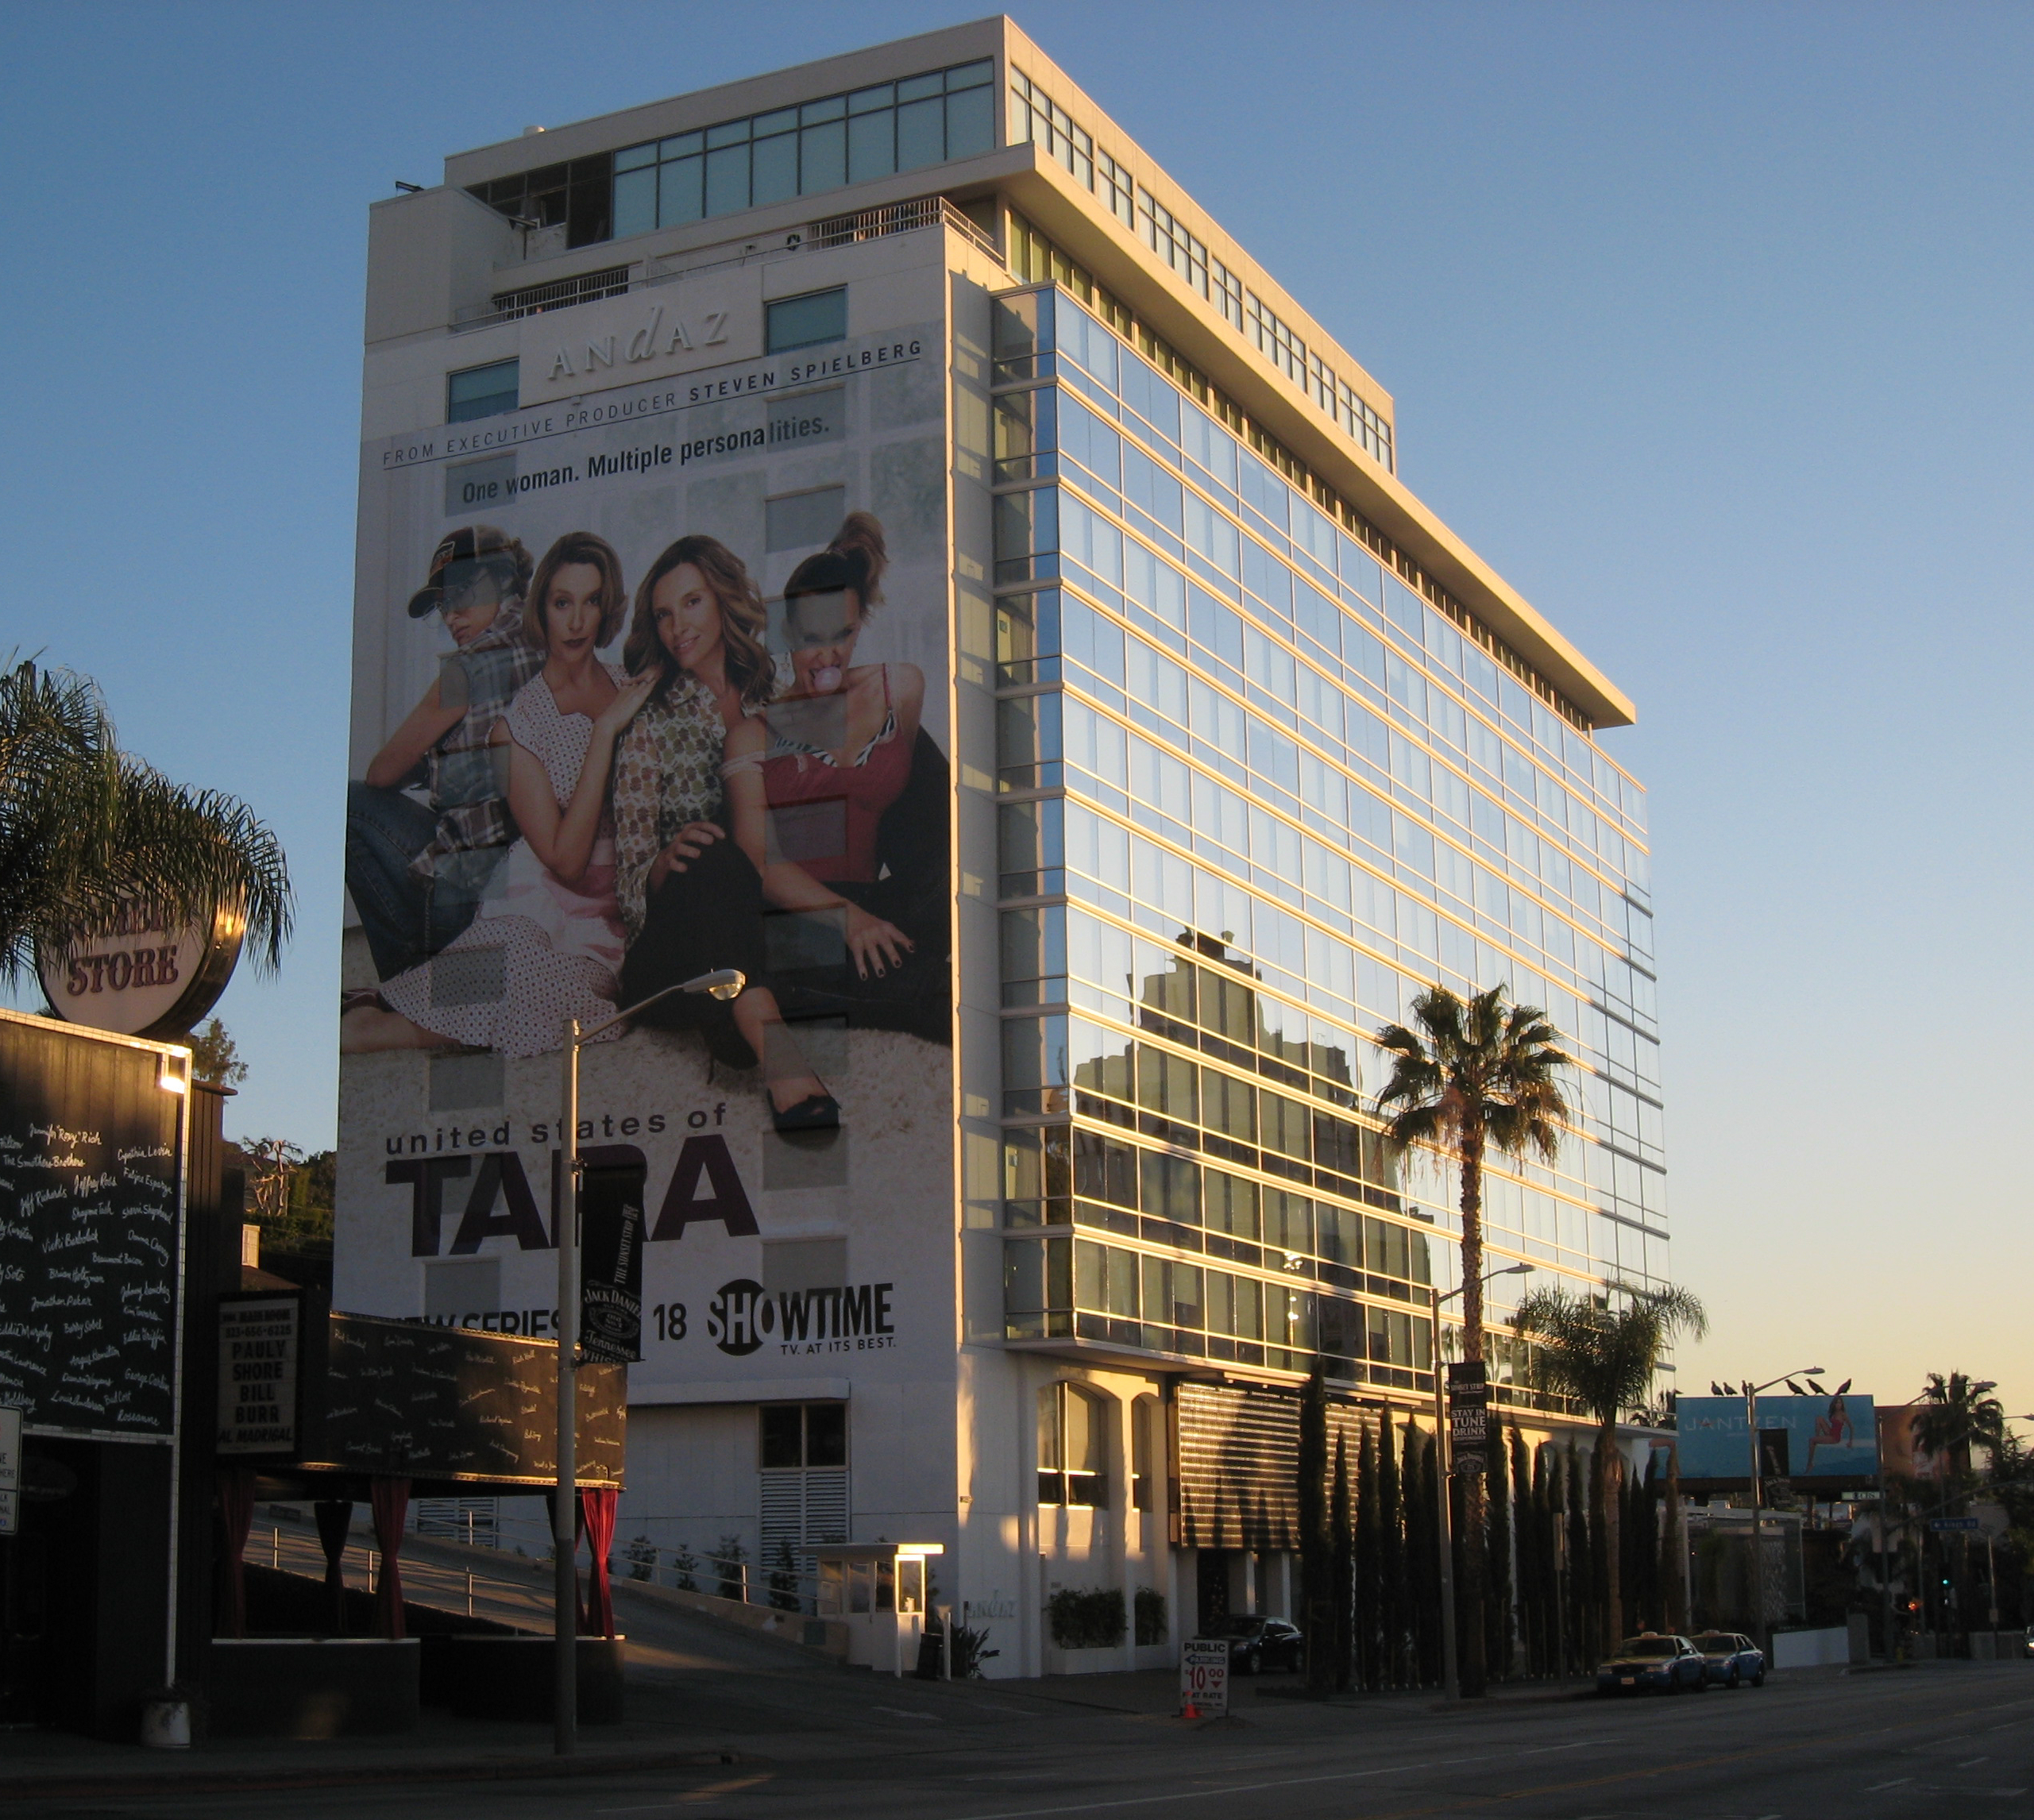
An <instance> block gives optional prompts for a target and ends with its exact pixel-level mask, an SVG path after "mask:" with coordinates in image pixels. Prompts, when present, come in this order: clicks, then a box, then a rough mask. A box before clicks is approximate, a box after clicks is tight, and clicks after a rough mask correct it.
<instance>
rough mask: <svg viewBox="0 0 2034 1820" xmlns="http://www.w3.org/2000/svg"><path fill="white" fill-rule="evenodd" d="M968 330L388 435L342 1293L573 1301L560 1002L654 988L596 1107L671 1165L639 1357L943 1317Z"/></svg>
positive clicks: (411, 1299) (856, 1339) (473, 1321)
mask: <svg viewBox="0 0 2034 1820" xmlns="http://www.w3.org/2000/svg"><path fill="white" fill-rule="evenodd" d="M561 320H563V318H561ZM750 345H752V346H753V345H760V343H759V338H758V339H757V340H753V341H751V343H750ZM943 347H944V337H943V334H942V332H941V330H940V327H939V326H938V325H937V324H928V325H923V326H919V327H917V328H913V329H909V330H904V331H901V332H893V333H890V334H885V335H882V336H880V337H863V338H861V339H860V340H850V341H846V342H844V343H841V344H838V345H835V346H832V347H829V348H824V349H806V350H803V351H801V353H793V354H789V355H785V356H781V357H762V358H758V359H751V360H748V361H743V362H740V363H738V364H735V365H732V366H729V367H724V368H715V369H711V370H708V371H704V372H693V373H689V374H687V375H685V376H684V377H683V378H682V379H681V380H657V381H654V382H651V383H650V384H643V385H638V386H635V387H630V388H616V389H613V390H610V391H602V392H597V393H593V394H591V395H589V397H587V398H585V399H563V400H560V401H558V402H555V403H546V404H540V405H536V406H533V407H528V408H526V409H524V410H523V411H519V412H518V413H516V414H515V415H512V416H505V417H501V418H492V419H487V420H484V421H483V422H479V423H475V424H466V425H453V426H448V427H447V428H445V429H442V430H430V431H424V432H420V433H419V434H415V435H413V436H406V437H401V438H392V439H389V440H388V441H385V442H380V443H376V444H371V445H369V446H368V447H367V448H366V449H365V451H364V463H363V473H362V480H361V486H362V501H363V503H362V510H361V545H360V551H359V565H358V577H359V580H358V598H357V608H356V621H355V657H354V665H355V673H354V710H353V754H352V771H351V780H352V781H351V782H350V785H349V797H348V804H347V835H346V869H345V876H346V887H347V892H348V896H349V900H350V905H351V909H350V912H349V918H348V928H347V931H346V935H345V972H344V977H343V993H344V997H343V1003H342V1019H341V1037H340V1047H341V1051H342V1068H341V1136H340V1141H341V1160H340V1186H339V1201H340V1205H339V1233H338V1247H337V1253H338V1255H337V1273H338V1274H337V1280H336V1282H335V1286H334V1287H335V1297H336V1301H337V1302H338V1305H339V1306H341V1307H344V1308H349V1309H357V1310H361V1311H363V1312H367V1313H378V1314H389V1315H396V1316H422V1317H426V1318H430V1319H433V1320H437V1321H450V1322H454V1323H457V1324H461V1325H473V1326H479V1327H483V1328H488V1329H490V1330H494V1331H501V1332H511V1333H532V1334H538V1335H544V1334H548V1333H550V1332H552V1331H553V1330H554V1321H555V1316H554V1311H553V1309H552V1306H551V1304H552V1301H553V1299H554V1297H553V1289H552V1285H553V1282H554V1274H555V1261H554V1253H553V1251H552V1250H551V1248H550V1247H551V1243H552V1233H553V1230H554V1205H555V1201H556V1197H557V1193H558V1181H559V1177H560V1150H559V1141H560V1135H561V1128H560V1124H559V1116H560V1106H561V1101H562V1089H561V1059H562V1058H561V1043H562V1031H563V1029H564V1027H565V1020H567V1019H573V1018H576V1019H577V1020H578V1021H579V1023H580V1024H581V1027H582V1028H591V1027H593V1026H596V1025H598V1024H601V1023H603V1022H604V1020H609V1019H612V1018H613V1017H614V1016H615V1015H616V1012H617V1011H619V1010H624V1009H626V1008H628V1007H631V1006H635V1005H641V1006H643V1008H642V1009H640V1010H638V1011H636V1012H634V1014H633V1015H632V1016H628V1017H627V1018H625V1019H623V1020H621V1021H620V1022H618V1023H615V1024H611V1025H610V1027H609V1028H607V1029H605V1030H604V1031H601V1032H600V1034H599V1035H597V1036H596V1037H595V1038H594V1039H592V1040H591V1041H590V1042H589V1043H588V1044H587V1046H586V1047H585V1051H584V1056H585V1059H584V1064H583V1082H582V1088H581V1113H582V1116H581V1128H580V1137H581V1143H582V1145H583V1146H585V1147H588V1148H589V1149H592V1148H598V1149H600V1150H601V1151H605V1152H606V1153H608V1154H607V1156H606V1158H605V1160H607V1161H610V1162H624V1163H626V1162H631V1161H635V1160H639V1161H640V1162H641V1163H642V1164H643V1166H644V1167H645V1168H646V1170H647V1190H646V1191H647V1196H648V1199H647V1205H646V1222H647V1231H646V1242H645V1253H644V1275H645V1281H644V1296H643V1300H644V1305H645V1309H644V1334H643V1344H644V1353H645V1358H644V1362H643V1363H641V1364H639V1365H638V1366H636V1367H634V1369H633V1371H632V1373H631V1386H632V1388H631V1394H632V1395H635V1396H638V1397H642V1396H645V1395H646V1396H648V1397H649V1398H650V1400H653V1401H654V1400H656V1398H657V1392H658V1387H659V1386H663V1387H665V1388H666V1390H667V1392H668V1394H669V1395H670V1398H672V1399H673V1400H683V1398H685V1396H687V1395H688V1394H690V1390H689V1387H696V1386H700V1385H702V1384H708V1385H713V1384H718V1385H720V1386H722V1389H721V1392H720V1394H728V1392H730V1391H731V1390H732V1389H733V1388H734V1387H735V1386H742V1385H747V1386H752V1387H753V1388H754V1389H755V1390H756V1391H757V1392H758V1393H759V1394H765V1395H770V1394H777V1395H785V1394H791V1395H796V1394H820V1393H816V1392H814V1391H813V1390H811V1388H810V1385H811V1384H812V1382H813V1381H814V1380H816V1379H819V1378H827V1379H832V1378H835V1377H836V1376H837V1375H839V1371H840V1360H841V1359H842V1357H843V1355H845V1356H850V1357H858V1358H862V1359H866V1355H869V1354H870V1353H873V1352H898V1351H899V1350H900V1349H908V1347H909V1340H910V1336H912V1335H913V1333H914V1332H915V1333H916V1334H917V1336H919V1337H920V1338H921V1339H923V1340H925V1341H927V1342H928V1343H931V1342H933V1341H935V1340H936V1341H939V1342H940V1343H944V1342H947V1341H948V1340H949V1339H950V1336H949V1335H948V1334H947V1332H945V1326H946V1324H947V1322H948V1320H949V1318H950V1315H949V1310H950V1309H951V1287H950V1278H951V1247H941V1246H939V1245H938V1244H932V1245H928V1244H926V1243H925V1240H926V1239H927V1237H928V1234H927V1233H926V1232H925V1231H924V1228H923V1226H922V1224H921V1226H919V1228H917V1230H916V1231H913V1229H912V1221H913V1217H914V1215H920V1216H922V1215H923V1214H924V1213H926V1212H927V1211H928V1210H930V1211H932V1212H933V1213H936V1216H937V1217H938V1218H940V1220H944V1219H946V1218H947V1217H948V1212H949V1210H950V1209H951V1205H952V1199H953V1190H952V1174H953V1165H952V1155H951V1150H952V1138H951V1132H952V1130H953V1116H952V1105H951V1093H952V1085H951V1055H950V1050H951V1016H952V1011H951V939H950V933H949V931H950V919H951V902H952V887H951V883H950V873H951V867H950V833H949V830H950V819H951V810H952V801H953V791H952V785H951V776H950V765H949V759H948V753H949V750H950V742H949V735H948V724H947V722H948V711H947V703H948V687H947V677H948V673H949V661H948V643H949V638H948V564H947V557H946V550H947V541H948V540H947V524H946V467H947V463H946V456H945V451H946V444H947V439H946V433H945V411H944V384H943V368H942V361H941V359H940V353H941V350H942V349H943ZM589 352H597V349H592V350H589ZM527 390H528V388H526V395H527ZM729 968H731V969H735V970H739V972H740V973H741V974H742V975H743V981H744V982H745V983H744V985H743V989H742V991H741V992H740V993H739V996H737V997H734V998H732V999H731V1000H730V1001H722V1000H720V999H717V998H715V997H711V996H708V995H705V994H703V993H686V992H684V991H682V990H678V988H681V986H682V985H684V984H685V982H686V981H689V980H693V979H696V978H697V977H698V976H700V975H701V974H706V973H708V972H711V971H714V970H722V969H729ZM928 1273H929V1274H928ZM942 1273H944V1274H942ZM828 1360H831V1361H832V1363H825V1362H826V1361H828ZM787 1386H788V1388H787Z"/></svg>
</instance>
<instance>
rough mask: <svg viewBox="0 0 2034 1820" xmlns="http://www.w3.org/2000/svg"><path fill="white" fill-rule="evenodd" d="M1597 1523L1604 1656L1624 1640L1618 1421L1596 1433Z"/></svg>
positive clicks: (1621, 1466) (1621, 1463)
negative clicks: (1600, 1540)
mask: <svg viewBox="0 0 2034 1820" xmlns="http://www.w3.org/2000/svg"><path fill="white" fill-rule="evenodd" d="M1596 1459H1597V1463H1598V1470H1597V1471H1596V1474H1595V1475H1594V1476H1595V1479H1596V1497H1597V1499H1598V1503H1597V1506H1596V1521H1597V1523H1598V1525H1600V1530H1599V1533H1600V1534H1601V1536H1602V1537H1603V1554H1604V1569H1603V1574H1604V1583H1603V1594H1602V1598H1603V1606H1602V1610H1603V1618H1604V1636H1603V1646H1604V1651H1605V1652H1606V1653H1608V1652H1609V1651H1611V1650H1613V1649H1615V1648H1616V1647H1617V1646H1618V1645H1619V1643H1621V1642H1622V1641H1623V1640H1624V1574H1623V1553H1622V1552H1621V1548H1620V1544H1622V1542H1623V1524H1622V1522H1621V1521H1619V1518H1620V1517H1622V1516H1623V1503H1624V1456H1623V1453H1622V1452H1619V1448H1618V1444H1617V1417H1615V1415H1613V1416H1611V1418H1610V1419H1609V1420H1608V1421H1605V1422H1604V1423H1601V1424H1600V1425H1599V1426H1598V1428H1597V1429H1596Z"/></svg>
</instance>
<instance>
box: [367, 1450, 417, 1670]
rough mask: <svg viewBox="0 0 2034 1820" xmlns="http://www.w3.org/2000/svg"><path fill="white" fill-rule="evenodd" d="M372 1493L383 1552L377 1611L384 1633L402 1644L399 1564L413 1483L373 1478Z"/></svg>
mask: <svg viewBox="0 0 2034 1820" xmlns="http://www.w3.org/2000/svg"><path fill="white" fill-rule="evenodd" d="M369 1500H370V1502H372V1506H373V1508H374V1540H375V1545H376V1547H377V1548H380V1551H381V1578H380V1580H379V1581H378V1582H377V1583H376V1589H375V1610H376V1616H378V1617H379V1618H380V1621H381V1634H382V1635H383V1636H384V1637H388V1638H390V1639H391V1640H392V1641H395V1642H398V1643H399V1642H401V1641H402V1640H403V1574H402V1570H401V1569H400V1568H399V1567H397V1566H396V1557H397V1556H399V1554H400V1553H401V1552H402V1549H403V1518H404V1517H407V1515H408V1514H409V1513H410V1482H409V1480H407V1479H374V1480H372V1481H371V1482H370V1484H369Z"/></svg>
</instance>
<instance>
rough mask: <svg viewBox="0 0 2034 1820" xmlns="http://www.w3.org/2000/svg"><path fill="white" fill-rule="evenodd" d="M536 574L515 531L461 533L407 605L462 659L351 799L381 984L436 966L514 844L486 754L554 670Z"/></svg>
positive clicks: (356, 859)
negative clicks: (530, 622) (531, 638)
mask: <svg viewBox="0 0 2034 1820" xmlns="http://www.w3.org/2000/svg"><path fill="white" fill-rule="evenodd" d="M531 567H532V565H531V561H530V553H529V552H528V551H527V549H524V548H523V546H522V544H521V543H520V542H519V541H518V540H517V539H516V538H514V537H512V536H511V535H510V534H508V532H507V531H504V530H499V529H497V528H496V526H493V525H462V526H460V528H459V529H458V530H455V531H453V532H451V533H450V534H448V535H447V536H446V537H445V538H442V539H441V540H440V541H439V542H438V547H437V548H436V549H434V550H433V551H432V553H431V558H430V569H429V573H428V574H427V575H426V579H425V582H424V585H423V587H422V588H419V589H418V590H417V592H415V594H413V595H411V597H410V600H409V606H408V612H409V616H410V618H411V619H423V618H426V616H428V615H430V614H433V613H435V614H437V615H438V617H439V618H440V619H441V620H442V622H443V623H444V626H445V629H446V631H447V632H449V633H450V634H451V636H452V642H453V644H454V647H455V648H454V650H452V651H451V652H450V653H449V654H446V656H445V657H443V658H442V659H441V660H440V668H439V671H438V678H437V680H436V681H434V682H433V683H432V684H431V686H430V688H428V689H426V691H425V692H424V694H423V699H422V700H419V702H418V703H417V704H416V706H415V708H411V711H410V712H409V714H408V715H407V716H406V717H405V719H403V723H402V724H401V725H400V726H399V727H397V728H396V731H394V732H393V733H392V734H391V735H389V737H388V739H387V741H386V742H384V744H383V746H382V747H381V750H380V751H378V752H377V753H376V754H375V755H374V757H373V758H372V759H371V760H370V761H369V764H368V767H367V773H366V776H365V777H364V778H362V779H361V780H359V781H356V782H354V783H353V784H351V785H348V787H347V792H346V885H347V889H348V890H349V892H350V893H352V896H353V905H354V908H356V909H357V911H358V912H360V917H361V925H362V927H363V929H364V931H365V934H366V936H367V943H368V949H369V953H371V954H372V955H373V957H374V966H375V972H376V976H377V977H380V978H382V979H388V978H390V977H392V976H393V975H395V974H399V973H402V972H403V971H405V970H407V969H408V968H411V967H413V966H416V965H418V963H419V962H422V961H424V960H426V959H428V958H430V956H431V955H432V954H436V953H437V952H438V950H439V949H441V948H442V947H444V946H445V945H446V943H448V942H450V940H452V939H453V938H454V936H456V935H458V934H459V933H460V931H461V930H463V929H464V928H465V927H466V925H467V924H468V923H470V922H472V921H473V913H474V912H475V911H476V910H477V908H479V905H480V902H481V897H482V896H483V895H484V892H485V890H486V888H487V885H488V881H489V880H490V879H491V878H492V877H493V875H494V872H495V869H496V867H497V866H499V865H500V863H501V859H502V856H503V855H504V854H505V853H507V852H508V846H509V843H510V842H511V841H512V840H513V839H515V829H514V828H513V827H511V824H510V822H509V818H508V805H507V804H506V803H505V802H504V800H503V797H502V789H501V781H500V776H499V775H498V773H497V769H496V766H495V765H494V764H493V763H492V761H490V760H489V758H488V751H487V746H488V736H489V735H491V734H492V732H493V731H494V725H495V723H496V721H497V720H499V719H500V718H501V716H502V715H503V714H504V712H505V711H507V709H508V704H509V702H510V701H511V700H512V699H513V698H514V696H515V692H516V691H517V690H518V689H519V688H522V687H523V684H525V683H527V682H528V681H529V680H530V679H531V677H534V676H535V674H536V673H537V672H538V670H539V669H541V668H542V665H543V661H544V659H543V654H542V652H541V651H539V650H536V649H535V648H534V647H533V646H531V644H530V643H529V642H528V641H527V639H526V638H524V637H523V599H524V597H525V596H526V595H527V593H528V592H529V588H530V578H531ZM418 785H422V786H423V795H422V796H418V795H415V794H413V793H412V792H413V791H415V789H416V787H417V786H418Z"/></svg>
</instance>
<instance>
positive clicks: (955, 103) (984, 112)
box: [947, 88, 996, 158]
mask: <svg viewBox="0 0 2034 1820" xmlns="http://www.w3.org/2000/svg"><path fill="white" fill-rule="evenodd" d="M995 97H996V91H994V89H992V88H971V89H968V90H967V91H965V92H963V93H962V94H950V95H948V97H947V156H948V157H949V158H972V157H973V156H975V154H976V153H977V152H986V151H988V150H989V149H990V148H991V146H992V145H993V144H994V138H995V130H996V112H995Z"/></svg>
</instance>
